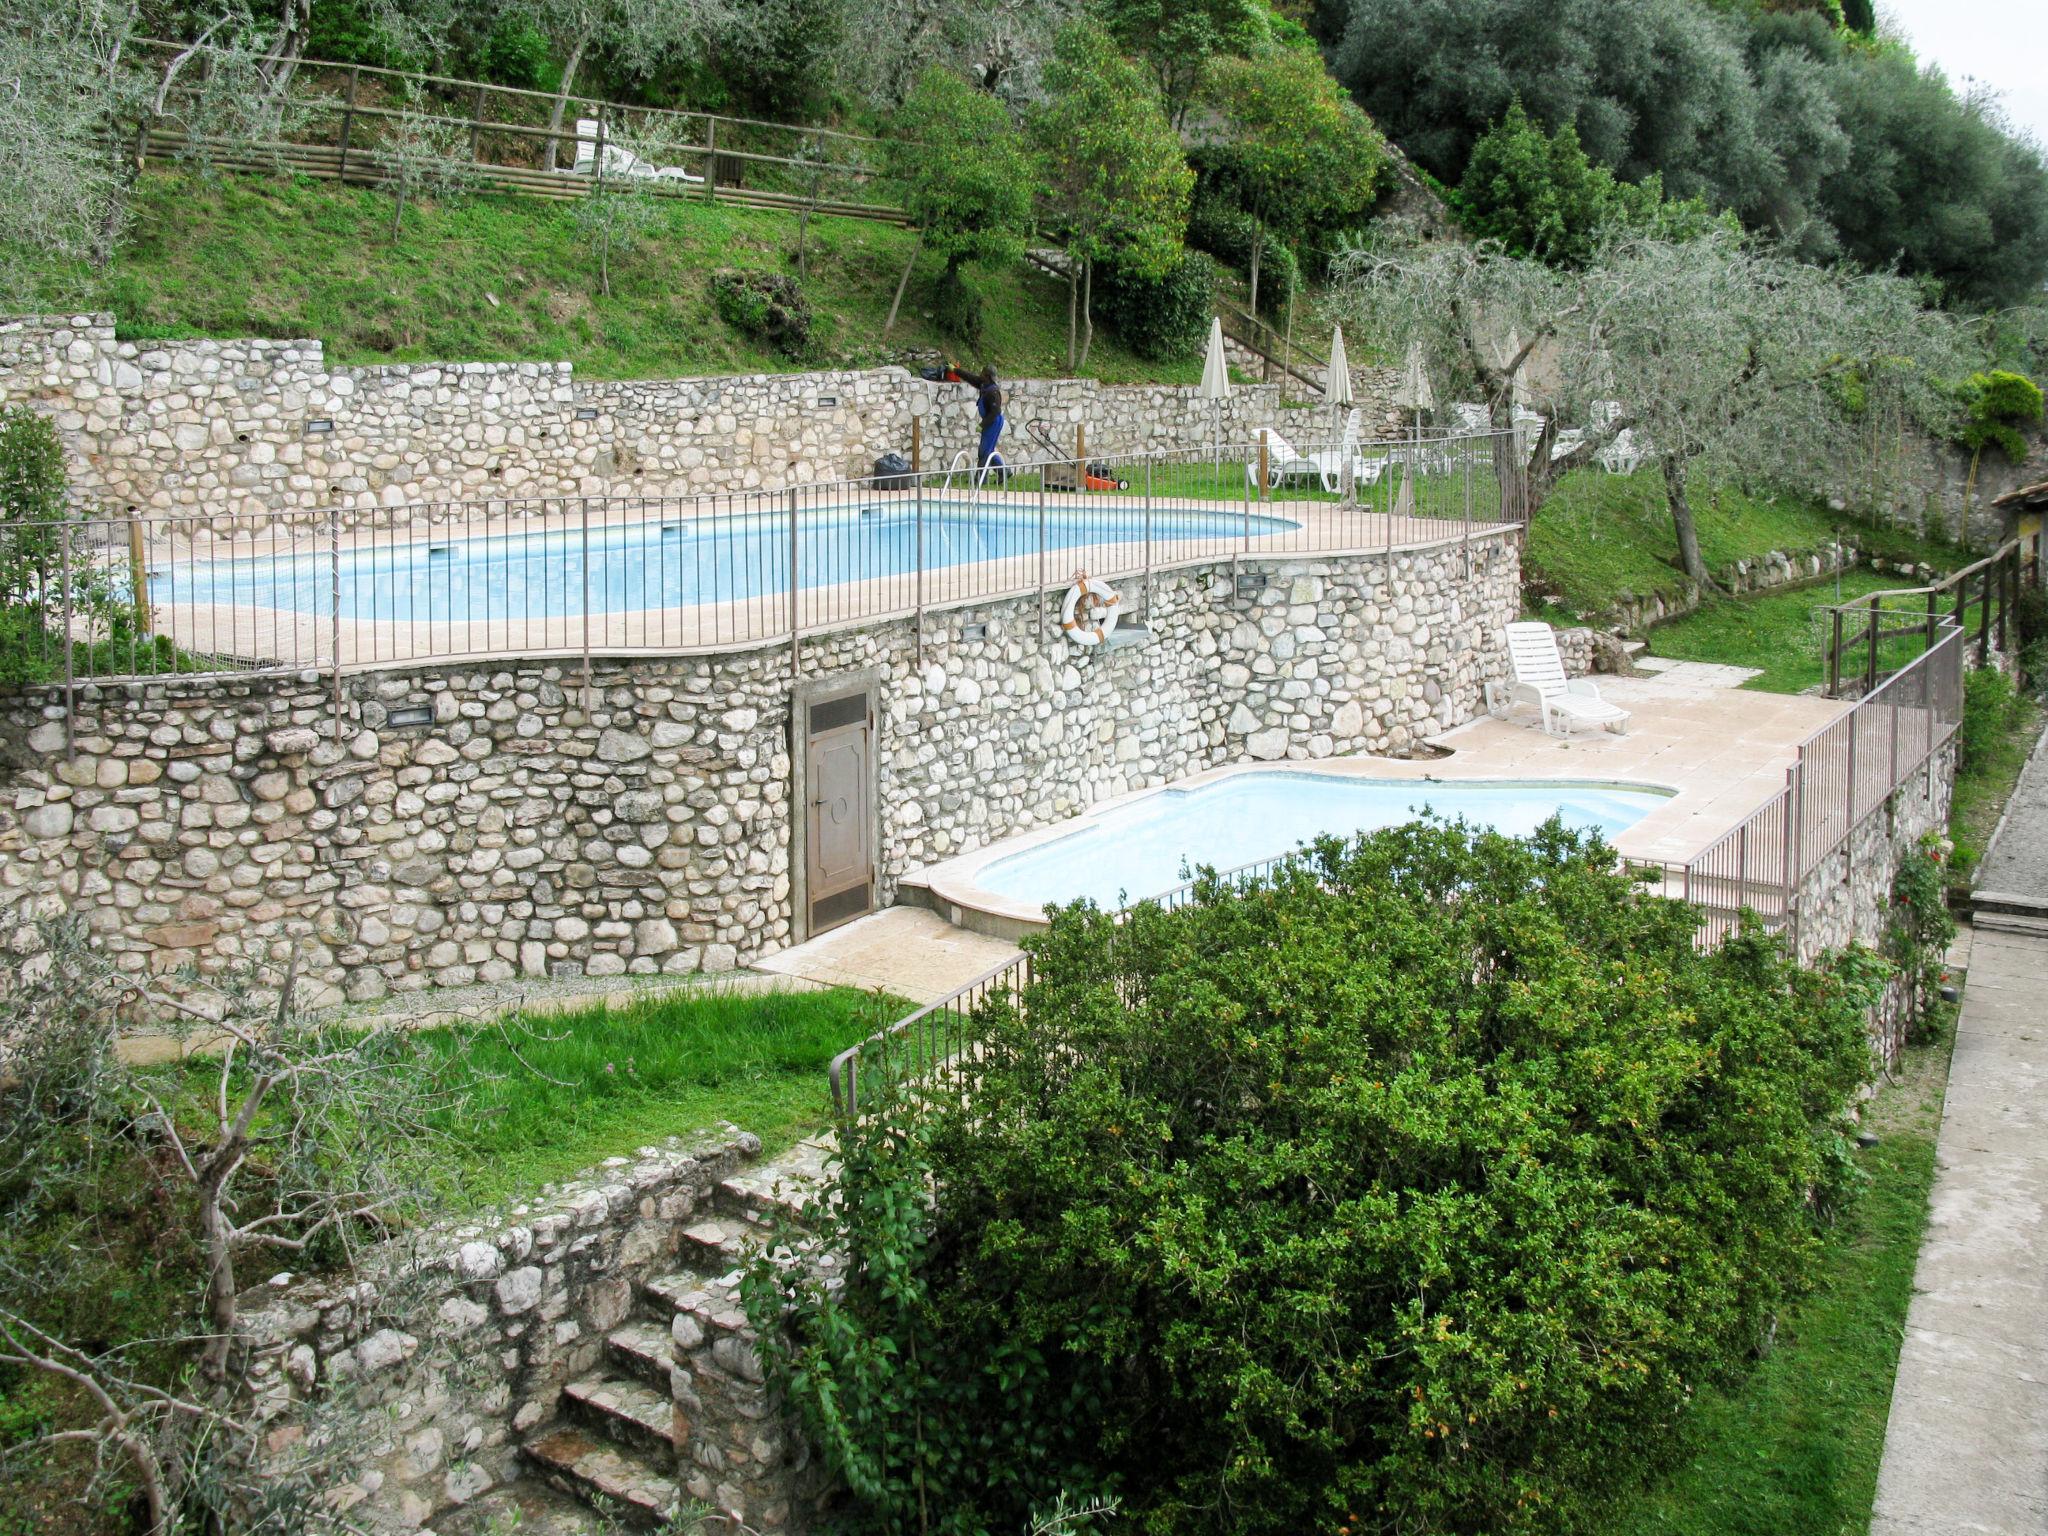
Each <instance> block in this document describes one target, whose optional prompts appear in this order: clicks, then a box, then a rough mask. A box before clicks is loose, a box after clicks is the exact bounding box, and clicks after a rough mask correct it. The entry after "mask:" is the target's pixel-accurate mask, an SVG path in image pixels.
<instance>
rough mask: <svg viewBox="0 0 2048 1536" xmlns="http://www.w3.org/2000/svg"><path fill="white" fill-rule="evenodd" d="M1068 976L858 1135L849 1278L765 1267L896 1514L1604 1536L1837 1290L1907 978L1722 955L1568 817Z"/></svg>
mask: <svg viewBox="0 0 2048 1536" xmlns="http://www.w3.org/2000/svg"><path fill="white" fill-rule="evenodd" d="M1032 948H1033V950H1034V953H1035V962H1036V977H1035V980H1034V981H1033V983H1032V984H1031V985H1030V987H1029V988H1028V989H1027V992H1026V995H1025V998H1024V1001H1023V1007H1022V1010H1021V1011H1019V1010H1018V1009H1017V1008H1015V1007H1012V1006H1009V1005H1008V1004H1007V1003H998V1004H996V1005H993V1006H989V1007H987V1008H985V1009H984V1010H983V1011H982V1012H981V1014H980V1015H979V1016H978V1020H977V1022H978V1024H979V1025H980V1028H981V1030H982V1031H983V1034H984V1038H985V1045H984V1048H983V1050H982V1052H981V1053H980V1054H979V1055H978V1056H977V1058H976V1072H977V1079H976V1085H975V1088H974V1091H973V1093H972V1095H971V1098H970V1099H969V1100H968V1101H967V1102H966V1103H964V1104H961V1103H952V1104H949V1105H948V1104H935V1105H934V1106H933V1107H932V1109H931V1111H930V1118H929V1119H928V1120H927V1121H924V1122H918V1121H913V1120H910V1119H908V1118H906V1117H905V1116H903V1115H895V1116H889V1115H885V1116H882V1117H879V1118H878V1119H877V1120H876V1121H875V1122H874V1123H873V1124H871V1125H868V1126H864V1127H861V1128H855V1129H849V1131H848V1132H847V1135H846V1140H845V1155H846V1158H847V1167H848V1174H849V1176H848V1178H847V1180H846V1181H845V1183H844V1185H843V1187H842V1194H843V1195H844V1196H845V1199H844V1201H843V1203H842V1205H841V1207H840V1209H839V1210H838V1211H837V1212H836V1214H834V1215H832V1216H830V1217H829V1218H828V1220H827V1231H826V1239H827V1242H828V1243H829V1244H835V1245H837V1246H838V1248H839V1249H840V1251H841V1252H842V1253H844V1254H845V1255H846V1257H847V1258H848V1259H849V1260H850V1261H851V1262H850V1264H849V1265H846V1266H842V1273H843V1275H844V1283H843V1285H841V1286H836V1287H835V1288H833V1289H831V1290H829V1291H828V1290H827V1289H825V1288H824V1287H822V1286H815V1285H811V1284H807V1283H801V1282H796V1281H792V1280H790V1279H789V1278H787V1277H786V1276H776V1275H774V1274H773V1273H772V1272H771V1271H769V1270H767V1269H764V1270H763V1271H762V1272H760V1273H759V1274H757V1275H756V1276H755V1277H754V1280H753V1282H752V1285H753V1305H754V1307H755V1309H756V1315H757V1317H759V1318H761V1319H762V1320H763V1321H765V1320H766V1319H767V1316H768V1310H769V1308H770V1307H771V1306H773V1305H774V1304H776V1303H777V1302H779V1301H780V1300H781V1299H783V1295H784V1294H786V1293H787V1291H789V1290H794V1291H795V1292H797V1293H798V1294H797V1297H796V1299H797V1300H798V1302H799V1311H798V1320H797V1329H796V1341H795V1344H794V1346H793V1347H789V1348H786V1349H784V1348H778V1349H775V1350H772V1351H771V1369H772V1371H773V1374H774V1376H775V1378H776V1380H777V1381H779V1382H780V1383H781V1384H782V1386H783V1387H784V1388H785V1389H787V1390H788V1391H789V1392H790V1393H791V1394H792V1397H793V1399H794V1401H795V1403H796V1404H797V1406H798V1407H799V1409H800V1410H801V1411H802V1413H803V1414H804V1416H805V1418H806V1420H807V1422H808V1427H809V1429H810V1431H811V1432H812V1434H813V1435H815V1436H816V1437H817V1439H818V1441H819V1443H820V1444H822V1445H823V1446H824V1447H825V1449H826V1452H827V1454H828V1456H830V1458H831V1459H832V1461H833V1463H834V1464H835V1465H836V1466H838V1467H841V1468H842V1469H848V1468H851V1469H854V1471H855V1473H856V1475H855V1476H854V1477H853V1479H852V1481H853V1486H854V1487H855V1489H856V1491H857V1492H859V1493H860V1494H861V1495H862V1496H863V1505H862V1511H861V1514H860V1517H859V1519H858V1520H857V1521H856V1524H857V1525H858V1526H859V1527H860V1528H862V1529H866V1530H874V1531H908V1530H916V1529H926V1528H928V1529H931V1530H944V1531H955V1532H978V1531H984V1530H991V1531H1013V1530H1017V1529H1019V1528H1020V1526H1021V1523H1022V1521H1023V1520H1024V1518H1025V1517H1026V1516H1027V1515H1028V1514H1029V1513H1030V1512H1031V1511H1032V1510H1033V1509H1037V1508H1042V1507H1043V1506H1044V1504H1045V1503H1046V1502H1047V1501H1048V1500H1050V1499H1051V1498H1052V1497H1053V1496H1054V1494H1055V1493H1056V1492H1058V1491H1060V1490H1068V1491H1072V1492H1076V1493H1081V1494H1089V1493H1099V1492H1109V1493H1113V1494H1115V1495H1118V1496H1120V1497H1121V1498H1122V1499H1123V1500H1124V1501H1125V1510H1126V1513H1127V1515H1129V1516H1131V1517H1133V1519H1134V1528H1137V1529H1143V1530H1147V1531H1153V1532H1159V1533H1166V1532H1173V1533H1176V1536H1181V1533H1190V1532H1204V1531H1208V1532H1245V1533H1252V1532H1257V1533H1267V1532H1270V1533H1275V1536H1279V1533H1287V1536H1295V1533H1299V1532H1304V1531H1325V1532H1327V1531H1333V1530H1335V1531H1382V1532H1393V1531H1417V1532H1421V1531H1431V1532H1475V1533H1476V1532H1482V1531H1483V1532H1500V1531H1511V1530H1522V1531H1563V1530H1570V1529H1577V1528H1581V1527H1582V1526H1583V1523H1584V1520H1585V1518H1586V1517H1587V1515H1588V1513H1589V1511H1591V1510H1592V1509H1593V1508H1594V1507H1595V1506H1596V1505H1597V1504H1598V1502H1599V1501H1600V1500H1601V1499H1602V1498H1603V1496H1605V1495H1608V1494H1611V1493H1613V1492H1615V1491H1618V1490H1622V1489H1625V1488H1626V1487H1628V1486H1630V1485H1631V1484H1632V1483H1633V1482H1634V1480H1636V1479H1637V1478H1639V1477H1640V1475H1641V1474H1642V1473H1643V1472H1644V1471H1645V1470H1646V1469H1647V1467H1648V1466H1649V1465H1650V1464H1651V1463H1652V1462H1653V1461H1654V1460H1655V1459H1656V1458H1657V1457H1658V1456H1659V1455H1660V1454H1668V1452H1669V1451H1670V1450H1671V1448H1673V1447H1675V1446H1676V1445H1678V1444H1680V1443H1681V1436H1680V1429H1681V1426H1682V1424H1683V1421H1684V1418H1685V1414H1686V1409H1687V1405H1688V1403H1689V1402H1690V1401H1691V1399H1692V1395H1693V1394H1694V1393H1695V1392H1696V1391H1697V1390H1698V1389H1699V1388H1700V1387H1701V1386H1702V1385H1704V1384H1706V1383H1708V1382H1712V1381H1716V1380H1720V1379H1724V1378H1728V1377H1731V1376H1734V1375H1737V1374H1739V1373H1740V1372H1741V1371H1742V1370H1743V1369H1744V1368H1745V1367H1746V1365H1747V1364H1748V1362H1749V1361H1750V1360H1751V1359H1752V1358H1753V1357H1754V1354H1755V1352H1756V1350H1757V1349H1758V1348H1759V1347H1760V1346H1761V1344H1762V1343H1763V1342H1764V1340H1765V1339H1766V1338H1767V1337H1768V1336H1769V1333H1770V1329H1771V1326H1772V1320H1773V1318H1774V1316H1775V1314H1776V1312H1777V1310H1778V1309H1779V1307H1780V1306H1781V1305H1782V1304H1783V1302H1784V1300H1785V1298H1786V1296H1787V1295H1788V1293H1789V1292H1791V1291H1793V1290H1794V1289H1795V1288H1797V1287H1798V1286H1799V1284H1800V1282H1801V1280H1802V1277H1803V1276H1804V1275H1805V1274H1806V1272H1807V1269H1808V1266H1809V1264H1810V1263H1811V1261H1812V1258H1813V1254H1814V1250H1815V1223H1816V1220H1817V1219H1818V1217H1819V1215H1820V1214H1821V1213H1823V1212H1824V1211H1825V1210H1826V1209H1828V1208H1829V1206H1830V1204H1831V1202H1832V1200H1833V1199H1834V1197H1835V1193H1836V1190H1837V1185H1836V1182H1835V1181H1836V1180H1837V1178H1838V1177H1840V1174H1841V1170H1843V1169H1844V1168H1845V1167H1846V1166H1847V1164H1846V1160H1845V1159H1844V1158H1843V1157H1842V1156H1841V1145H1842V1144H1841V1141H1840V1138H1839V1136H1838V1135H1837V1133H1836V1130H1835V1123H1836V1116H1837V1115H1838V1114H1839V1112H1840V1111H1841V1109H1842V1107H1843V1105H1844V1104H1845V1102H1846V1100H1847V1098H1848V1096H1849V1094H1850V1093H1851V1092H1852V1090H1853V1089H1854V1087H1855V1085H1856V1083H1857V1082H1858V1080H1859V1078H1860V1076H1861V1074H1862V1072H1863V1070H1864V1068H1865V1065H1866V1062H1867V1058H1868V1047H1867V1045H1866V1044H1865V1037H1864V1028H1863V1021H1862V1013H1861V1010H1862V1007H1863V1006H1864V1005H1866V1004H1867V1003H1868V1002H1869V1000H1870V996H1871V992H1872V990H1873V987H1872V983H1871V980H1870V978H1871V976H1872V973H1873V971H1874V970H1879V969H1881V968H1878V967H1873V966H1871V965H1870V964H1868V963H1867V962H1866V963H1863V964H1859V965H1858V966H1856V967H1854V968H1853V974H1855V975H1856V976H1857V977H1859V978H1861V980H1860V981H1859V982H1858V983H1856V984H1851V983H1849V982H1846V981H1844V980H1842V979H1839V978H1838V977H1837V976H1835V975H1833V974H1831V973H1826V972H1813V971H1806V970H1802V969H1800V968H1799V967H1797V966H1795V965H1794V964H1793V963H1792V962H1791V961H1790V960H1789V959H1788V958H1787V957H1786V955H1785V954H1784V952H1783V950H1782V949H1781V947H1780V946H1779V945H1778V944H1777V943H1776V942H1775V941H1772V940H1769V939H1767V938H1764V937H1761V936H1759V935H1757V934H1754V933H1744V934H1742V935H1740V936H1738V937H1735V938H1733V939H1731V940H1730V941H1729V942H1728V943H1727V944H1726V945H1724V946H1723V947H1721V948H1720V949H1718V950H1716V951H1713V952H1711V953H1702V952H1701V951H1700V950H1698V949H1697V948H1696V947H1695V945H1694V915H1693V914H1692V913H1691V912H1690V911H1689V910H1687V909H1686V908H1684V907H1682V906H1680V905H1678V904H1676V903H1670V902H1665V901H1661V900H1650V899H1644V898H1641V897H1639V896H1638V894H1637V893H1636V891H1635V890H1634V889H1632V887H1631V885H1630V882H1629V881H1628V880H1627V879H1626V878H1625V877H1624V876H1623V875H1621V874H1619V873H1617V872H1616V871H1615V868H1614V860H1613V856H1612V854H1611V853H1610V852H1609V850H1607V849H1606V848H1605V847H1603V846H1601V845H1600V844H1599V843H1597V842H1596V841H1592V840H1588V839H1585V838H1582V837H1580V836H1578V835H1576V834H1572V833H1568V832H1565V831H1563V830H1561V829H1560V828H1558V827H1557V826H1556V825H1555V824H1553V825H1552V826H1550V827H1548V828H1546V829H1545V830H1544V831H1542V832H1541V833H1539V834H1538V835H1537V836H1536V837H1535V838H1534V839H1533V840H1531V841H1529V842H1518V841H1513V840H1510V839H1507V838H1504V837H1500V836H1497V835H1493V834H1478V833H1474V832H1471V831H1470V830H1468V829H1466V828H1464V827H1462V826H1446V825H1442V824H1436V823H1419V824H1416V825H1413V826H1410V827H1406V828H1401V829H1395V830H1390V831H1386V832H1382V833H1378V834H1376V835H1373V836H1371V837H1369V838H1366V839H1363V840H1361V841H1360V842H1358V843H1357V844H1355V845H1353V846H1349V847H1346V846H1343V845H1340V844H1338V843H1336V842H1334V841H1325V842H1323V843H1321V844H1319V845H1318V846H1317V847H1316V848H1315V849H1313V850H1312V852H1311V853H1310V854H1309V855H1308V856H1306V857H1305V858H1304V859H1303V860H1302V861H1301V862H1300V863H1298V864H1297V865H1295V866H1294V867H1292V868H1289V869H1285V870H1283V871H1282V872H1281V873H1280V874H1278V875H1276V876H1275V877H1274V878H1273V879H1272V880H1271V881H1269V882H1260V883H1257V884H1254V885H1252V886H1251V887H1249V888H1248V889H1246V890H1244V891H1243V892H1241V893H1240V892H1238V891H1236V890H1228V889H1224V888H1222V887H1220V886H1219V885H1217V884H1215V883H1214V882H1211V883H1208V884H1206V885H1204V886H1203V887H1202V888H1201V889H1200V891H1199V893H1198V895H1197V897H1196V899H1195V900H1194V901H1193V902H1192V904H1190V905H1189V906H1187V907H1185V908H1182V909H1180V910H1176V911H1171V912H1168V911H1162V910H1160V909H1159V908H1158V907H1156V906H1149V905H1147V906H1140V907H1139V908H1138V909H1136V910H1135V911H1134V912H1133V913H1131V914H1130V915H1129V917H1128V919H1127V920H1124V921H1121V922H1119V921H1116V920H1113V919H1112V918H1111V917H1110V916H1108V915H1107V914H1104V913H1102V912H1099V911H1097V910H1095V909H1093V908H1092V907H1089V906H1086V905H1082V906H1076V907H1074V908H1070V909H1067V910H1065V911H1061V912H1058V913H1056V914H1055V915H1054V917H1053V921H1052V925H1051V928H1050V931H1049V932H1048V933H1047V934H1045V935H1044V937H1043V938H1041V939H1039V940H1037V941H1035V942H1034V943H1033V945H1032ZM927 1176H928V1177H929V1180H930V1183H929V1190H930V1198H929V1199H928V1198H927V1183H926V1178H927ZM922 1512H929V1517H930V1521H929V1525H928V1526H926V1525H924V1524H922V1523H921V1522H922V1520H923V1513H922Z"/></svg>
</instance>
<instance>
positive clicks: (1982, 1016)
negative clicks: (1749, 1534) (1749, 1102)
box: [1870, 750, 2048, 1536]
mask: <svg viewBox="0 0 2048 1536" xmlns="http://www.w3.org/2000/svg"><path fill="white" fill-rule="evenodd" d="M1994 873H1995V875H1996V878H1997V879H1998V880H1999V881H2000V883H2001V887H2002V888H2003V892H2004V894H2005V895H2006V896H2007V897H2008V898H2018V899H2019V900H2021V901H2026V900H2029V899H2031V900H2033V901H2039V902H2043V903H2044V905H2048V753H2044V752H2043V751H2041V750H2037V751H2036V752H2035V754H2034V758H2033V760H2032V762H2031V763H2030V764H2029V765H2028V768H2027V773H2026V776H2025V778H2024V779H2023V780H2022V781H2021V785H2020V789H2019V792H2018V793H2017V794H2015V796H2014V798H2013V800H2012V802H2011V805H2010V807H2009V808H2008V810H2007V813H2006V819H2005V822H2004V823H2003V825H2002V826H2001V827H2000V829H1999V833H1998V836H1997V838H1996V839H1995V840H1994V842H1993V844H1992V849H1991V852H1990V854H1989V855H1987V857H1986V860H1985V866H1984V875H1983V877H1982V878H1981V879H1980V889H1982V888H1986V887H1989V885H1990V881H1991V879H1992V878H1993V875H1994ZM2032 923H2033V919H2031V918H2029V917H2026V916H2024V915H2020V916H2017V917H2013V916H2010V915H2009V914H2007V913H2004V912H2001V913H1999V914H1997V915H1995V916H1994V914H1992V913H1989V912H1983V911H1980V912H1979V915H1978V921H1977V924H1976V931H1975V934H1974V937H1973V939H1972V942H1971V947H1970V968H1969V976H1968V983H1967V986H1966V987H1965V990H1964V993H1963V1009H1962V1017H1961V1019H1960V1021H1959V1022H1958V1024H1957V1026H1956V1047H1955V1058H1954V1061H1953V1063H1952V1064H1951V1066H1950V1068H1949V1079H1948V1097H1947V1100H1946V1103H1945V1104H1944V1106H1943V1111H1942V1122H1941V1138H1940V1141H1939V1143H1938V1145H1937V1149H1936V1154H1935V1177H1934V1193H1933V1197H1932V1203H1931V1207H1930V1209H1929V1212H1928V1223H1927V1236H1926V1240H1925V1241H1924V1243H1923V1244H1922V1245H1921V1249H1920V1259H1919V1265H1918V1268H1917V1269H1916V1270H1915V1271H1914V1275H1913V1291H1914V1295H1913V1305H1912V1308H1911V1310H1910V1311H1909V1312H1908V1313H1907V1315H1906V1338H1905V1344H1904V1347H1903V1348H1902V1349H1901V1351H1900V1354H1899V1374H1898V1378H1897V1381H1896V1383H1895V1384H1894V1386H1893V1389H1892V1412H1891V1421H1890V1423H1889V1425H1888V1427H1887V1429H1886V1432H1885V1446H1884V1464H1883V1466H1882V1468H1881V1469H1880V1470H1879V1473H1878V1481H1877V1507H1876V1510H1875V1512H1874V1514H1873V1516H1872V1519H1871V1526H1870V1531H1871V1536H1935V1533H1937V1532H1940V1533H1949V1532H1972V1533H1984V1536H2048V936H2044V934H2042V933H2040V932H2036V931H2032Z"/></svg>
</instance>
